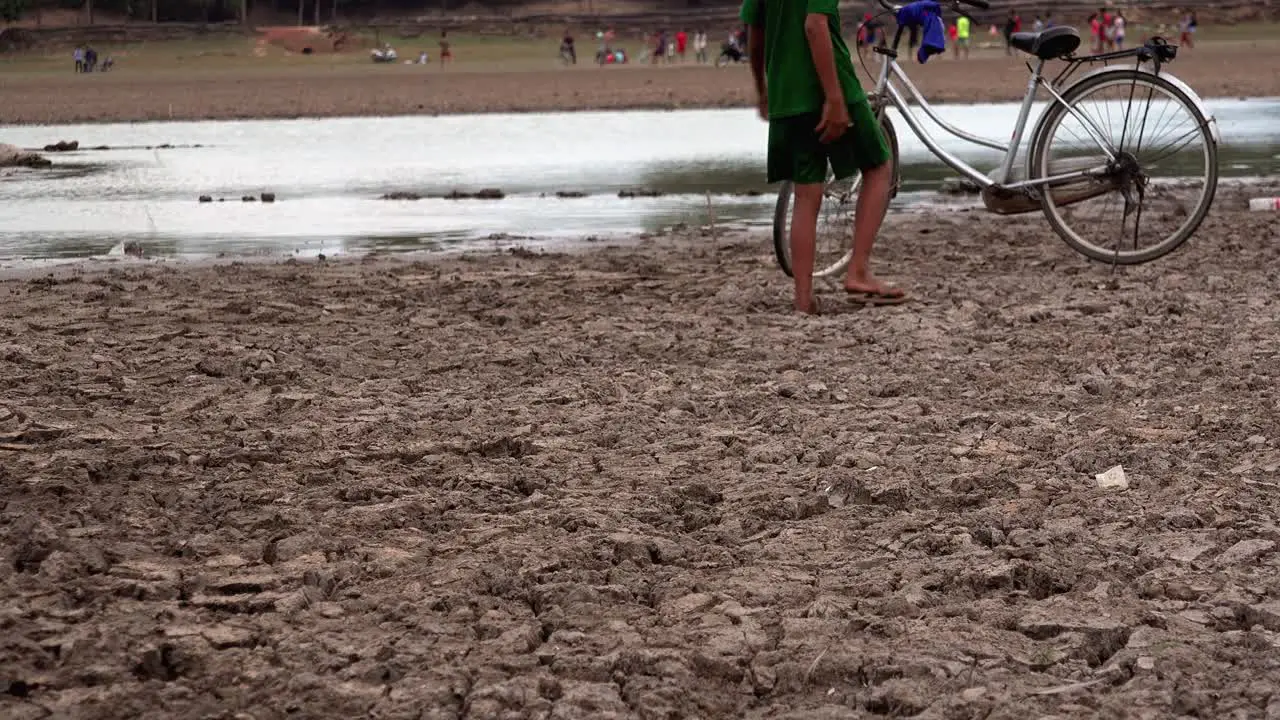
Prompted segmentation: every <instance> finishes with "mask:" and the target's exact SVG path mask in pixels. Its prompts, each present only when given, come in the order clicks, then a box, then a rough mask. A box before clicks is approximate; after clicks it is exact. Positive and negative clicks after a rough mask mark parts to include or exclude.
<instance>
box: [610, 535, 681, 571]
mask: <svg viewBox="0 0 1280 720" xmlns="http://www.w3.org/2000/svg"><path fill="white" fill-rule="evenodd" d="M609 542H610V543H612V544H613V562H614V564H618V563H621V562H623V561H626V560H630V561H631V562H633V563H635V564H636V565H649V564H653V565H663V564H666V563H671V562H675V561H677V560H679V559H680V558H682V557H684V555H685V552H684V548H682V547H680V546H679V545H677V544H676V543H674V542H672V541H670V540H667V539H665V538H655V537H646V536H644V535H632V534H630V533H614V534H613V535H610V536H609Z"/></svg>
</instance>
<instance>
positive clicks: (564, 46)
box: [560, 30, 578, 65]
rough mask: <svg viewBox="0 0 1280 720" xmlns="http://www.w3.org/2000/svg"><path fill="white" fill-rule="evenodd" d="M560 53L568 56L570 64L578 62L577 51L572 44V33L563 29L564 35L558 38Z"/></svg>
mask: <svg viewBox="0 0 1280 720" xmlns="http://www.w3.org/2000/svg"><path fill="white" fill-rule="evenodd" d="M560 54H561V55H564V56H566V57H568V58H569V62H570V63H571V64H573V65H577V64H578V51H577V50H576V49H575V48H574V46H573V33H572V32H570V31H568V30H565V31H564V37H562V38H560Z"/></svg>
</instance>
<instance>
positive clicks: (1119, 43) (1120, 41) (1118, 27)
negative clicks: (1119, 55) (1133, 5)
mask: <svg viewBox="0 0 1280 720" xmlns="http://www.w3.org/2000/svg"><path fill="white" fill-rule="evenodd" d="M1111 24H1112V27H1113V28H1114V29H1115V30H1114V32H1115V40H1116V49H1117V50H1123V49H1124V15H1121V14H1120V12H1119V11H1117V12H1116V19H1115V20H1114V21H1113V22H1112V23H1111Z"/></svg>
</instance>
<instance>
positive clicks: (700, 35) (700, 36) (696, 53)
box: [693, 29, 708, 63]
mask: <svg viewBox="0 0 1280 720" xmlns="http://www.w3.org/2000/svg"><path fill="white" fill-rule="evenodd" d="M693 59H694V60H695V61H696V62H698V63H705V62H707V59H708V58H707V31H706V30H702V29H700V30H698V32H696V33H694V34H693Z"/></svg>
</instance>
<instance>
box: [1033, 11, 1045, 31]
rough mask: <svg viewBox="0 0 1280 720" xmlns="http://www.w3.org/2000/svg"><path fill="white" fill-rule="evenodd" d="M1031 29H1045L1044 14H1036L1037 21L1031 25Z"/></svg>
mask: <svg viewBox="0 0 1280 720" xmlns="http://www.w3.org/2000/svg"><path fill="white" fill-rule="evenodd" d="M1031 29H1032V30H1033V31H1034V32H1040V31H1042V30H1044V16H1043V15H1037V16H1036V21H1035V22H1034V23H1033V24H1032V25H1031Z"/></svg>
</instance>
